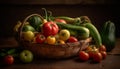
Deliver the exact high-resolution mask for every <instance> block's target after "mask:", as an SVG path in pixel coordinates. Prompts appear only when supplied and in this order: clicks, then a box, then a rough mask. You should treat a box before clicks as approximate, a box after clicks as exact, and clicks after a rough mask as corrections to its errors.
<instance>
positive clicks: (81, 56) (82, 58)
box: [79, 51, 89, 61]
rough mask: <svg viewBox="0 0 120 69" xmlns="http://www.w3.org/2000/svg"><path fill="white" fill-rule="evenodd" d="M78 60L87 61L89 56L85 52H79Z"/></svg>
mask: <svg viewBox="0 0 120 69" xmlns="http://www.w3.org/2000/svg"><path fill="white" fill-rule="evenodd" d="M79 58H80V60H82V61H87V60H88V59H89V55H88V53H86V52H85V51H80V52H79Z"/></svg>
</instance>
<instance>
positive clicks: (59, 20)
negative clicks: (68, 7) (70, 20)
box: [54, 18, 67, 24]
mask: <svg viewBox="0 0 120 69" xmlns="http://www.w3.org/2000/svg"><path fill="white" fill-rule="evenodd" d="M54 21H55V22H61V23H65V24H66V23H67V22H66V21H65V20H63V19H59V18H57V19H55V20H54Z"/></svg>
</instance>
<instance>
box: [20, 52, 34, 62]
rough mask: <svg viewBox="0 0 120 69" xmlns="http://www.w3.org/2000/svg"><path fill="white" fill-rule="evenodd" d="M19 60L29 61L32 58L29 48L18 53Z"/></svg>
mask: <svg viewBox="0 0 120 69" xmlns="http://www.w3.org/2000/svg"><path fill="white" fill-rule="evenodd" d="M20 60H21V61H22V62H24V63H30V62H32V60H33V53H32V52H31V51H29V50H23V51H22V52H21V53H20Z"/></svg>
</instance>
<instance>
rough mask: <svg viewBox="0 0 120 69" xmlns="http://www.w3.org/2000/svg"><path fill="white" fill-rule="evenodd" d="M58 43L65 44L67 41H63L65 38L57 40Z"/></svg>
mask: <svg viewBox="0 0 120 69" xmlns="http://www.w3.org/2000/svg"><path fill="white" fill-rule="evenodd" d="M56 44H58V45H59V44H65V41H63V40H57V41H56Z"/></svg>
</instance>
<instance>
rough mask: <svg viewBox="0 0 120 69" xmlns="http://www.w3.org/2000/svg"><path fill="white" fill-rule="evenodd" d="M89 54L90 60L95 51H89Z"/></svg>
mask: <svg viewBox="0 0 120 69" xmlns="http://www.w3.org/2000/svg"><path fill="white" fill-rule="evenodd" d="M88 54H89V58H90V59H92V58H93V55H94V51H88Z"/></svg>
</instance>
